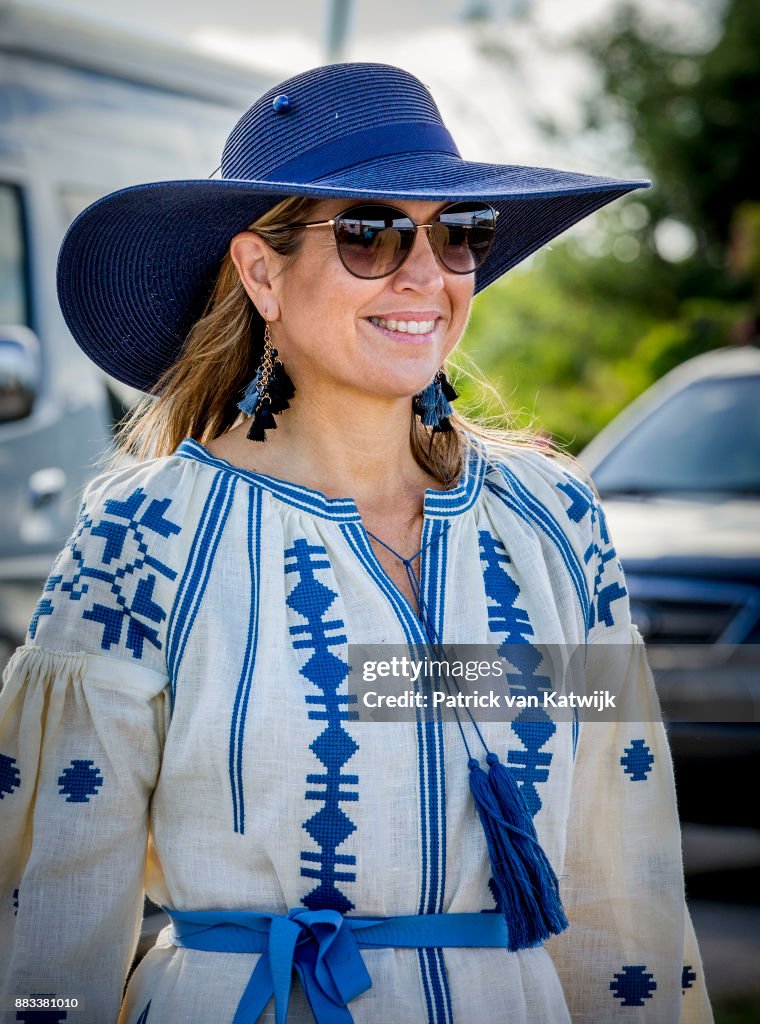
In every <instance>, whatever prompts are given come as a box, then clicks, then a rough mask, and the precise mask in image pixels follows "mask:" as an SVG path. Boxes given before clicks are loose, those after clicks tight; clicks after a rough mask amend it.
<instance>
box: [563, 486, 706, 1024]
mask: <svg viewBox="0 0 760 1024" xmlns="http://www.w3.org/2000/svg"><path fill="white" fill-rule="evenodd" d="M594 520H595V521H594V523H593V525H594V538H593V541H592V543H591V545H590V546H589V548H588V550H589V552H592V553H593V556H594V557H593V558H590V559H589V562H590V567H591V572H592V576H591V583H590V590H591V592H592V593H593V612H592V629H591V631H590V636H589V642H588V644H587V646H586V650H585V674H586V683H585V685H586V687H587V691H586V692H589V693H591V692H593V691H594V690H602V691H604V690H608V691H609V692H610V693H611V694H613V695H615V701H616V710H615V713H614V717H613V716H612V714H611V713H610V712H607V716H606V717H608V718H612V720H605V721H601V720H598V721H593V720H590V719H591V717H592V715H593V712H587V713H585V714H584V720H583V721H581V722H580V723H579V727H578V739H577V748H576V756H575V762H574V769H573V781H572V790H571V798H570V812H569V821H568V827H567V845H566V849H565V857H564V863H563V865H562V868H561V870H560V871H559V872H558V874H559V875H560V890H561V894H562V898H563V903H564V906H565V910H566V911H567V916H568V919H569V921H570V927H569V928H568V929H566V930H565V931H564V932H563V933H562V934H561V935H558V936H555V937H553V938H552V939H551V941H550V942H549V943H548V944H547V946H546V948H547V951H548V952H549V953H550V955H551V956H552V959H553V961H554V964H555V967H556V969H557V972H558V974H559V976H560V979H561V981H562V984H563V987H564V990H565V994H566V1000H567V1003H568V1006H569V1009H570V1013H571V1017H572V1020H573V1024H597V1022H598V1021H602V1020H604V1021H608V1022H612V1021H616V1020H621V1021H622V1020H630V1019H633V1017H634V1016H635V1018H636V1020H637V1021H639V1022H649V1024H711V1022H712V1020H713V1015H712V1010H711V1007H710V1002H709V999H708V995H707V990H706V985H705V978H704V971H703V969H702V961H701V958H700V953H699V949H698V946H697V942H696V938H695V935H694V929H693V927H692V923H691V919H690V916H689V911H688V908H687V906H686V902H685V890H684V873H683V858H682V852H681V832H680V825H679V820H678V808H677V803H676V790H675V781H674V773H673V762H672V757H671V753H670V746H669V742H668V738H667V734H666V732H665V727H664V725H663V722H662V716H661V712H660V705H659V700H658V697H657V692H656V689H655V683H654V679H653V676H652V672H651V669H650V666H649V664H648V661H647V656H646V649H645V646H644V641H643V639H642V637H641V634H640V633H639V631H638V629H637V627H636V626H635V625H634V624H633V623H632V622H631V617H630V602H629V599H628V595H627V590H626V587H625V578H624V574H623V570H622V566H621V565H620V562H619V560H618V558H617V555H616V553H615V549H614V547H613V545H612V540H611V538H610V536H609V531H608V529H607V525H606V522H605V519H604V512H603V510H602V509H601V505H599V504H596V505H595V515H594Z"/></svg>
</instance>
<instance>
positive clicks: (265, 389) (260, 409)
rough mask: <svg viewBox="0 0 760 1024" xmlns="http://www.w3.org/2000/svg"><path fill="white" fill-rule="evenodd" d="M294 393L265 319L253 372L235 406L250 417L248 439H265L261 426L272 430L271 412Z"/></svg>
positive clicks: (287, 400)
mask: <svg viewBox="0 0 760 1024" xmlns="http://www.w3.org/2000/svg"><path fill="white" fill-rule="evenodd" d="M295 393H296V389H295V387H294V385H293V381H292V380H291V379H290V377H289V376H288V375H287V372H286V371H285V367H284V366H283V365H282V362H281V361H280V359H279V358H278V356H277V349H276V348H274V346H273V345H272V332H271V330H270V328H269V321H268V320H265V321H264V352H263V355H262V357H261V362H260V363H259V368H258V370H257V371H256V376H255V377H254V378H253V380H252V381H251V383H250V384H249V385H248V387H247V388H246V390H245V394H244V395H243V398H242V399H241V401H240V402H238V409H240V411H241V412H244V413H246V414H247V415H248V416H250V417H252V419H251V424H250V426H249V428H248V433H247V435H246V437H247V438H248V439H249V440H250V441H266V436H265V434H264V431H265V430H276V429H277V424H276V423H275V421H274V414H275V413H278V412H282V411H283V409H287V408H288V405H289V399H291V398H292V397H293V395H294V394H295Z"/></svg>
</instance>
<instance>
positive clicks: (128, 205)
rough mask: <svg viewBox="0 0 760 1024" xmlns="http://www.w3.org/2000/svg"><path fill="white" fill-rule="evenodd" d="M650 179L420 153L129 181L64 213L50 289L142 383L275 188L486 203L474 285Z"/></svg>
mask: <svg viewBox="0 0 760 1024" xmlns="http://www.w3.org/2000/svg"><path fill="white" fill-rule="evenodd" d="M649 184H650V182H649V181H647V180H643V179H634V180H626V179H620V178H603V177H598V176H592V175H586V174H578V173H575V172H572V171H561V170H557V169H554V168H546V167H525V166H519V165H503V164H486V163H473V162H469V161H465V160H462V159H460V158H458V157H455V156H451V155H448V154H444V153H422V154H407V155H406V156H402V157H395V158H392V159H389V158H388V157H384V158H382V159H379V160H374V161H367V162H366V163H363V164H361V165H360V166H359V167H356V166H354V167H352V168H351V169H350V170H347V171H345V172H343V173H342V174H340V173H338V174H332V175H330V176H329V177H327V178H322V179H320V180H319V181H316V182H311V183H309V184H307V185H304V184H299V183H294V182H271V181H266V182H256V181H238V180H229V179H202V180H189V181H162V182H152V183H150V184H146V185H135V186H132V187H131V188H126V189H122V190H120V191H118V192H114V193H112V194H110V195H108V196H105V197H104V198H102V199H99V200H98V201H97V202H95V203H93V204H92V206H90V207H88V208H87V209H86V210H84V211H83V212H82V213H81V214H80V215H79V216H78V217H77V218H76V220H75V221H74V222H73V223H72V225H71V227H70V228H69V230H68V232H67V233H66V236H65V238H64V240H63V243H62V245H61V251H60V254H59V258H58V273H57V280H58V297H59V301H60V305H61V310H62V312H63V316H64V319H65V321H66V323H67V325H68V327H69V329H70V331H71V332H72V334H73V336H74V338H75V339H76V341H77V343H78V344H79V346H80V347H81V348H82V349H83V351H84V352H85V353H86V354H87V355H88V356H89V357H90V358H91V359H92V360H93V361H94V362H95V363H96V364H97V365H98V366H100V367H101V368H102V369H103V370H105V371H106V372H107V373H109V374H111V375H112V376H113V377H115V378H116V379H117V380H120V381H123V382H124V383H125V384H129V385H130V386H132V387H135V388H139V389H140V390H142V391H150V390H151V389H152V388H153V386H154V385H155V383H156V382H157V381H158V379H159V377H160V376H161V374H162V373H163V372H164V371H165V370H166V369H167V368H168V367H169V366H170V365H171V364H172V363H173V362H174V361H175V360H176V358H177V356H178V354H179V350H180V348H181V346H182V344H183V342H184V340H185V338H186V336H187V334H188V332H189V330H190V328H191V327H192V325H193V324H194V323H195V321H196V320H197V319H198V318H199V317H200V316H201V314H202V312H203V309H204V308H205V305H206V303H207V301H208V298H209V296H210V294H211V290H212V288H213V285H214V281H215V278H216V275H217V272H218V269H219V266H220V264H221V261H222V259H223V257H224V255H225V253H226V251H227V248H228V245H229V242H230V239H231V238H232V237H233V236H234V235H235V234H237V233H238V232H239V231H242V230H244V229H245V228H246V227H247V226H248V225H249V224H251V223H252V222H253V221H254V220H256V219H257V218H258V217H260V216H261V215H262V214H263V213H264V212H265V211H266V210H268V209H270V208H271V207H272V206H273V205H275V204H276V203H277V202H279V201H280V200H282V199H283V198H285V197H286V196H291V195H307V196H314V197H316V198H324V199H327V198H347V199H351V198H368V199H375V198H377V199H409V200H424V201H432V202H457V201H459V200H467V199H480V200H484V201H487V202H489V203H491V204H492V205H493V206H494V207H495V208H496V209H498V210H499V212H500V217H499V220H498V224H497V231H496V237H495V240H494V245H493V248H492V250H491V252H490V254H489V256H488V260H487V261H486V263H485V264H484V266H483V267H481V269H480V270H479V271H478V272H477V275H476V281H475V291H476V293H477V292H480V291H482V289H483V288H485V287H486V286H487V285H489V284H491V283H492V282H493V281H495V280H496V279H497V278H498V277H500V276H501V275H502V274H504V273H506V271H508V270H509V269H510V268H511V267H514V266H515V265H516V264H517V263H519V262H520V261H521V260H524V259H525V258H526V257H527V256H529V255H530V254H531V253H533V252H535V251H536V250H537V249H539V248H540V247H541V246H542V245H544V244H545V243H546V242H548V241H550V239H552V238H554V237H555V236H557V235H558V234H560V233H561V232H563V231H565V230H566V229H567V228H569V227H571V226H572V225H573V224H575V223H577V222H578V221H579V220H581V219H583V218H584V217H586V216H588V215H589V214H591V213H593V212H594V211H595V210H598V209H600V208H601V207H603V206H605V205H606V204H607V203H610V202H612V201H613V200H614V199H617V198H619V197H620V196H623V195H625V194H626V193H628V192H631V191H633V190H634V189H639V188H646V187H648V186H649Z"/></svg>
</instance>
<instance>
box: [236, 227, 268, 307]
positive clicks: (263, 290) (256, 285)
mask: <svg viewBox="0 0 760 1024" xmlns="http://www.w3.org/2000/svg"><path fill="white" fill-rule="evenodd" d="M230 258H231V259H232V262H233V263H234V264H235V269H236V270H237V272H238V275H239V276H240V280H241V282H242V285H243V287H244V288H245V290H246V292H247V293H248V296H249V298H250V300H251V302H252V303H253V304H254V306H255V307H256V309H257V310H258V311H259V313H260V314H261V316H262V317H265V318H266V319H267V320H270V321H271V320H277V319H278V318H279V315H280V306H279V302H278V300H277V296H276V295H275V294H274V290H273V288H272V279H273V277H274V276H275V274H276V272H277V270H278V269H279V260H280V257H279V256H278V255H277V253H276V252H274V251H273V250H272V249H271V248H270V247H269V246H268V245H267V244H266V242H265V241H264V240H263V239H262V238H261V237H260V236H259V235H257V234H256V232H255V231H241V232H240V234H238V235H235V237H234V238H233V239H232V241H231V242H230Z"/></svg>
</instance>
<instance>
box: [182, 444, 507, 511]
mask: <svg viewBox="0 0 760 1024" xmlns="http://www.w3.org/2000/svg"><path fill="white" fill-rule="evenodd" d="M174 454H175V455H177V456H178V457H179V458H181V459H189V460H192V461H194V462H202V463H204V464H205V465H207V466H213V467H215V468H216V469H219V470H224V471H225V472H227V473H232V474H234V475H235V476H237V477H240V478H241V479H242V480H245V481H247V482H248V483H249V484H253V485H255V486H256V487H260V488H261V489H262V490H265V491H268V492H269V493H270V494H272V495H274V497H275V498H278V499H279V500H280V501H284V502H286V503H287V504H288V505H292V506H293V507H294V508H299V509H301V510H302V511H304V512H312V513H313V514H314V515H317V516H320V517H321V518H323V519H331V520H333V521H336V522H340V523H357V522H361V515H360V513H359V510H358V508H357V507H356V502H355V501H354V500H353V498H328V497H327V496H326V495H324V494H323V493H322V492H321V491H315V490H313V489H312V488H310V487H303V486H301V485H300V484H293V483H288V481H286V480H279V479H278V478H277V477H274V476H268V475H267V474H265V473H254V472H253V471H251V470H247V469H241V468H240V467H239V466H234V465H233V464H232V463H231V462H227V461H226V460H225V459H218V458H215V457H214V456H213V455H212V454H211V452H210V451H208V449H207V448H204V447H203V445H202V444H200V443H199V442H198V441H194V440H193V439H192V438H189V437H188V438H185V440H184V441H183V442H182V443H181V444H180V446H179V447H178V448H177V450H176V452H175V453H174ZM486 468H487V463H486V459H485V456H484V454H483V449H482V446H481V445H480V444H479V443H478V444H476V450H475V451H472V452H470V454H469V457H468V458H467V459H466V460H465V466H464V470H463V472H462V478H461V480H460V482H459V484H457V486H456V487H453V488H452V489H451V490H448V491H438V490H435V489H433V488H428V490H427V491H426V492H425V502H424V510H425V516H426V517H427V518H431V519H443V518H449V517H450V516H454V515H460V514H461V513H462V512H466V511H467V510H468V509H470V508H472V506H473V505H474V504H475V502H476V501H477V499H478V496H479V495H480V491H481V489H482V486H483V480H484V479H485V473H486Z"/></svg>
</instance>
